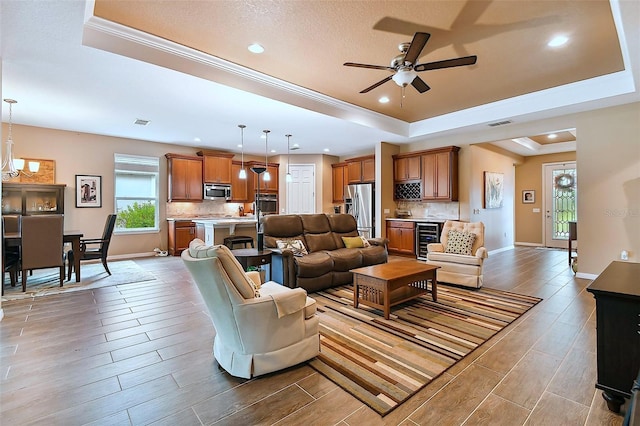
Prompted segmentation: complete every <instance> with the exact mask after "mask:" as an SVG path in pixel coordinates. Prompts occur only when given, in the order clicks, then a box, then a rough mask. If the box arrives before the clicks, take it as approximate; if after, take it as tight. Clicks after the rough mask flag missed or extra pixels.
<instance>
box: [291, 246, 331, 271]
mask: <svg viewBox="0 0 640 426" xmlns="http://www.w3.org/2000/svg"><path fill="white" fill-rule="evenodd" d="M296 266H297V269H298V276H299V277H307V278H312V277H319V276H321V275H324V274H326V273H329V272H331V271H333V259H332V258H331V256H329V255H328V254H327V253H326V252H324V251H319V252H315V253H309V254H308V255H306V256H302V257H297V258H296Z"/></svg>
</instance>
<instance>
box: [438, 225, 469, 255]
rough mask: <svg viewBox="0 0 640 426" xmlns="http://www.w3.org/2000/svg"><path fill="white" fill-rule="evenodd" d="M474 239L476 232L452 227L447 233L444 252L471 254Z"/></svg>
mask: <svg viewBox="0 0 640 426" xmlns="http://www.w3.org/2000/svg"><path fill="white" fill-rule="evenodd" d="M475 240H476V234H473V233H470V232H460V231H456V230H454V229H452V230H450V231H449V232H448V233H447V246H446V247H445V249H444V252H445V253H452V254H463V255H466V256H471V248H472V247H473V243H474V241H475Z"/></svg>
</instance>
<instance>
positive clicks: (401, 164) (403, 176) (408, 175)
mask: <svg viewBox="0 0 640 426" xmlns="http://www.w3.org/2000/svg"><path fill="white" fill-rule="evenodd" d="M420 160H421V158H420V155H412V156H410V157H400V156H397V155H394V156H393V179H394V180H395V181H396V182H404V181H408V180H420V179H421V178H422V172H421V161H420Z"/></svg>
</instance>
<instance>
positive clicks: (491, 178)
mask: <svg viewBox="0 0 640 426" xmlns="http://www.w3.org/2000/svg"><path fill="white" fill-rule="evenodd" d="M503 196H504V173H496V172H484V208H485V209H499V208H500V207H502V199H503Z"/></svg>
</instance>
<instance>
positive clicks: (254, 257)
mask: <svg viewBox="0 0 640 426" xmlns="http://www.w3.org/2000/svg"><path fill="white" fill-rule="evenodd" d="M231 253H233V255H234V256H235V257H236V259H238V262H240V264H241V265H242V267H243V268H244V270H245V271H246V270H247V268H248V267H249V266H262V265H269V280H270V279H271V276H272V275H271V272H272V265H271V253H272V252H271V250H258V249H255V248H245V249H236V250H231ZM266 281H268V280H266Z"/></svg>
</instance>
